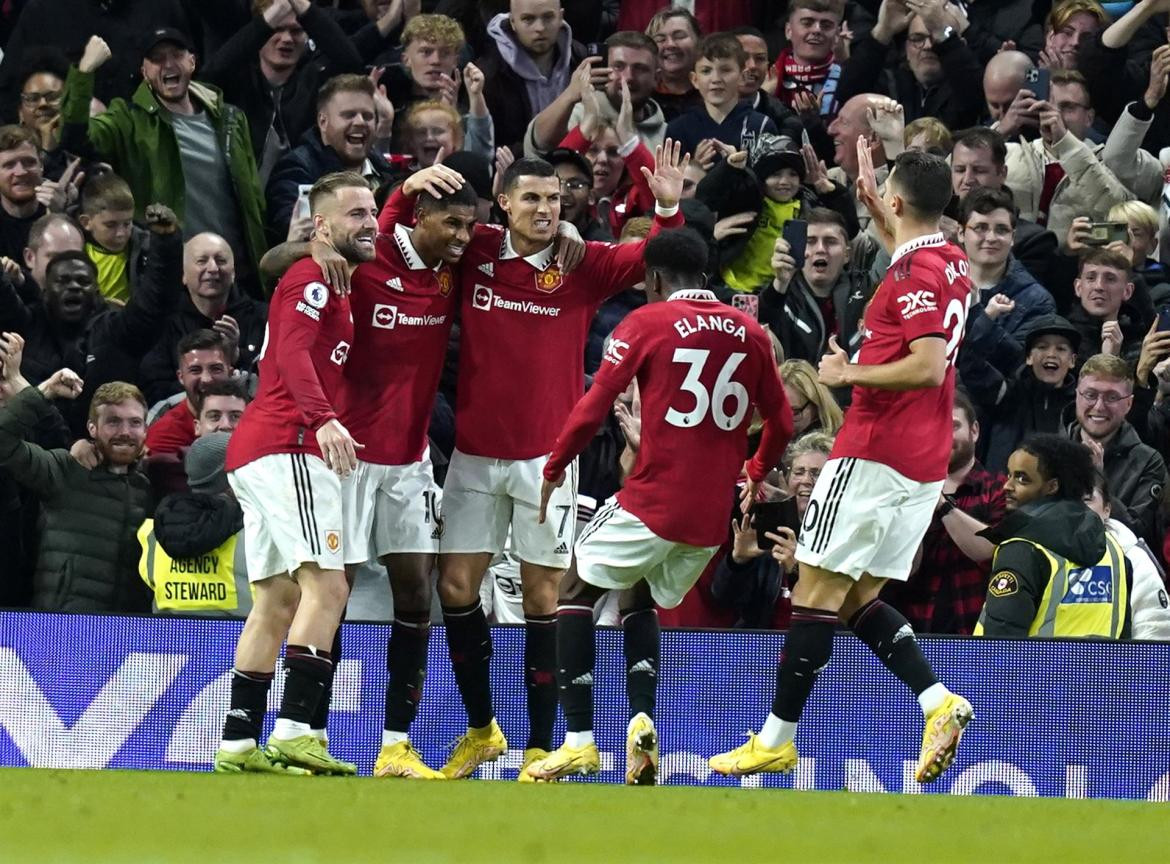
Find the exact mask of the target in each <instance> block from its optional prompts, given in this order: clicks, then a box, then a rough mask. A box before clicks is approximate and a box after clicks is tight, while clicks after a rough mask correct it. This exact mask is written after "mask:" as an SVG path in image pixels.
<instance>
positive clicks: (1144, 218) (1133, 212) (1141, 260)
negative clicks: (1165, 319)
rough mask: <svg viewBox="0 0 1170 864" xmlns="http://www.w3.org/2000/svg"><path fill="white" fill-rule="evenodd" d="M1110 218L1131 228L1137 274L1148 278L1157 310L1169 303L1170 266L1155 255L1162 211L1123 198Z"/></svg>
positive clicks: (1112, 208) (1152, 300)
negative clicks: (1159, 217)
mask: <svg viewBox="0 0 1170 864" xmlns="http://www.w3.org/2000/svg"><path fill="white" fill-rule="evenodd" d="M1142 152H1143V153H1144V152H1145V151H1142ZM1145 155H1147V156H1148V155H1150V154H1148V153H1146V154H1145ZM1109 221H1110V222H1124V223H1125V224H1126V226H1127V227H1128V228H1129V243H1128V245H1129V247H1130V249H1131V250H1133V256H1132V259H1131V260H1132V261H1133V274H1134V276H1135V277H1140V278H1141V279H1142V280H1144V281H1145V283H1146V287H1147V288H1148V289H1149V292H1150V301H1151V302H1152V304H1153V306H1154V308H1155V309H1161V308H1162V307H1164V306H1166V305H1167V304H1168V303H1170V269H1168V268H1167V267H1166V265H1165V264H1163V263H1162V262H1161V261H1159V260H1158V259H1157V258H1155V257H1154V254H1153V253H1154V252H1155V251H1156V250H1157V248H1158V231H1159V226H1158V211H1157V210H1155V209H1154V208H1153V207H1151V206H1150V205H1149V204H1146V203H1145V202H1143V201H1122V202H1121V203H1120V204H1114V205H1113V206H1112V207H1111V208H1110V209H1109ZM1135 284H1136V283H1135Z"/></svg>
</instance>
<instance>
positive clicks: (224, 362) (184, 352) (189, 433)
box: [146, 330, 235, 456]
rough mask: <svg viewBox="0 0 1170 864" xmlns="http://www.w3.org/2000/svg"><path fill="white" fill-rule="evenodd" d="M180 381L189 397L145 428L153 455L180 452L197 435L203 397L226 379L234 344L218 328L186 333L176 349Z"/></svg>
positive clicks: (148, 444)
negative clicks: (214, 385)
mask: <svg viewBox="0 0 1170 864" xmlns="http://www.w3.org/2000/svg"><path fill="white" fill-rule="evenodd" d="M175 355H176V360H177V362H178V367H179V372H178V378H179V384H180V385H181V386H182V388H183V393H184V394H185V395H186V398H184V399H182V400H181V401H179V402H177V403H176V404H175V405H173V406H172V407H170V408H169V409H167V411H166V412H165V413H163V414H162V415H160V416H159V417H158V418H156V419H155V420H154V422H153V423H151V424H150V427H149V428H148V429H147V430H146V447H147V449H148V450H149V451H150V454H151V456H155V455H161V454H165V453H178V452H179V451H180V450H182V449H183V448H185V447H190V446H191V443H192V442H193V441H194V440H195V438H196V437H197V435H196V420H197V419H198V417H199V409H200V407H202V403H203V396H204V394H205V393H206V392H207V388H208V387H209V386H210V385H211V384H212V383H214V382H218V381H227V380H228V379H230V378H231V377H232V375H233V373H234V372H235V370H234V369H233V368H232V361H231V346H230V345H229V344H228V340H227V338H226V337H225V336H224V335H223V333H220V332H219V331H217V330H196V331H195V332H194V333H190V334H188V335H187V336H184V337H183V338H182V339H181V340H180V341H179V345H178V347H177V349H176V351H175Z"/></svg>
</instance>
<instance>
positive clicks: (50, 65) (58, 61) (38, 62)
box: [17, 47, 69, 91]
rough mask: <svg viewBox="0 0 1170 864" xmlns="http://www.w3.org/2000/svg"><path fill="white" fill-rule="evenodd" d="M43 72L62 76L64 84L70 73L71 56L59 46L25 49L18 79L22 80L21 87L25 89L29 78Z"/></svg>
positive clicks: (58, 76)
mask: <svg viewBox="0 0 1170 864" xmlns="http://www.w3.org/2000/svg"><path fill="white" fill-rule="evenodd" d="M41 74H45V75H54V76H56V77H57V78H60V79H61V82H62V85H64V82H65V78H66V76H67V75H68V74H69V58H68V57H66V56H65V53H64V52H63V51H61V50H60V49H59V48H52V47H40V48H33V49H32V50H28V51H25V52H24V57H23V58H22V59H21V63H20V75H19V76H18V79H17V80H18V81H19V82H20V89H21V90H22V91H23V90H24V85H25V84H27V83H28V79H29V78H31V77H33V76H34V75H41Z"/></svg>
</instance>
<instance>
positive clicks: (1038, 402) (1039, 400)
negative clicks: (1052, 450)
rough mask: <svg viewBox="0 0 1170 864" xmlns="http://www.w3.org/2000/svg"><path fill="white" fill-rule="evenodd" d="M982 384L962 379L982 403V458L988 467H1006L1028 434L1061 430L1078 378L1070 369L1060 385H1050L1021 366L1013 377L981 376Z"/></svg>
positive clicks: (999, 468) (976, 402) (1074, 395)
mask: <svg viewBox="0 0 1170 864" xmlns="http://www.w3.org/2000/svg"><path fill="white" fill-rule="evenodd" d="M978 383H979V384H981V385H983V386H980V387H971V386H969V385H968V383H967V382H966V381H964V382H963V384H964V386H965V387H966V388H967V390H968V392H969V393H970V395H971V398H972V400H973V401H974V402H975V404H976V405H978V406H979V426H980V429H981V430H982V432H981V433H980V436H979V461H980V462H982V463H983V464H984V466H985V467H986V468H987V470H988V471H1006V470H1007V460H1008V457H1009V456H1011V455H1012V451H1013V450H1015V449H1016V448H1017V447H1019V446H1020V443H1021V442H1022V441H1023V440H1024V439H1025V438H1027V437H1028V436H1029V435H1033V434H1035V433H1039V432H1047V433H1059V432H1061V431H1062V430H1063V429H1064V427H1065V424H1064V422H1063V416H1064V413H1065V411H1066V410H1067V409H1068V407H1069V406H1070V405H1072V404H1073V402H1074V401H1075V400H1076V389H1077V379H1076V377H1075V376H1074V375H1073V374H1072V373H1071V372H1070V373H1069V374H1068V375H1067V376H1066V377H1065V379H1064V381H1063V382H1062V383H1061V384H1060V385H1059V386H1057V387H1049V386H1048V385H1047V384H1045V383H1043V382H1042V381H1040V380H1039V379H1038V378H1037V377H1036V376H1035V375H1033V374H1032V369H1031V368H1030V367H1028V366H1021V367H1020V369H1019V371H1018V372H1016V374H1015V376H1013V377H1012V378H1011V379H1010V380H1007V379H1004V378H1002V377H1001V378H999V379H998V380H996V379H995V377H994V376H987V377H986V378H981V379H980V380H979V382H978Z"/></svg>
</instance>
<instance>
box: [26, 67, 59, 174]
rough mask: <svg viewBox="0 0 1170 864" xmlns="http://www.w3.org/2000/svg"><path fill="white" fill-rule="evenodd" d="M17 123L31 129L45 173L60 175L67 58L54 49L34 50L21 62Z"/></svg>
mask: <svg viewBox="0 0 1170 864" xmlns="http://www.w3.org/2000/svg"><path fill="white" fill-rule="evenodd" d="M21 69H22V71H21V73H20V79H19V80H20V103H19V105H20V107H19V110H18V113H17V119H18V121H19V122H20V125H21V126H23V127H24V128H25V129H27V130H28V131H30V132H32V133H33V136H34V137H35V138H36V139H37V145H38V146H39V147H40V150H41V154H42V156H43V158H44V170H45V176H46V177H60V176H61V174H62V172H64V170H65V165H66V155H65V151H64V150H62V149H61V147H60V145H61V97H62V96H63V95H64V93H65V75H66V73H67V72H68V70H69V61H68V60H67V59H66V58H65V55H64V54H63V53H61V52H60V51H56V50H53V49H48V50H41V51H33V52H32V53H31V54H30V55H29V56H28V57H27V58H25V60H24V62H23V63H22V65H21Z"/></svg>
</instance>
